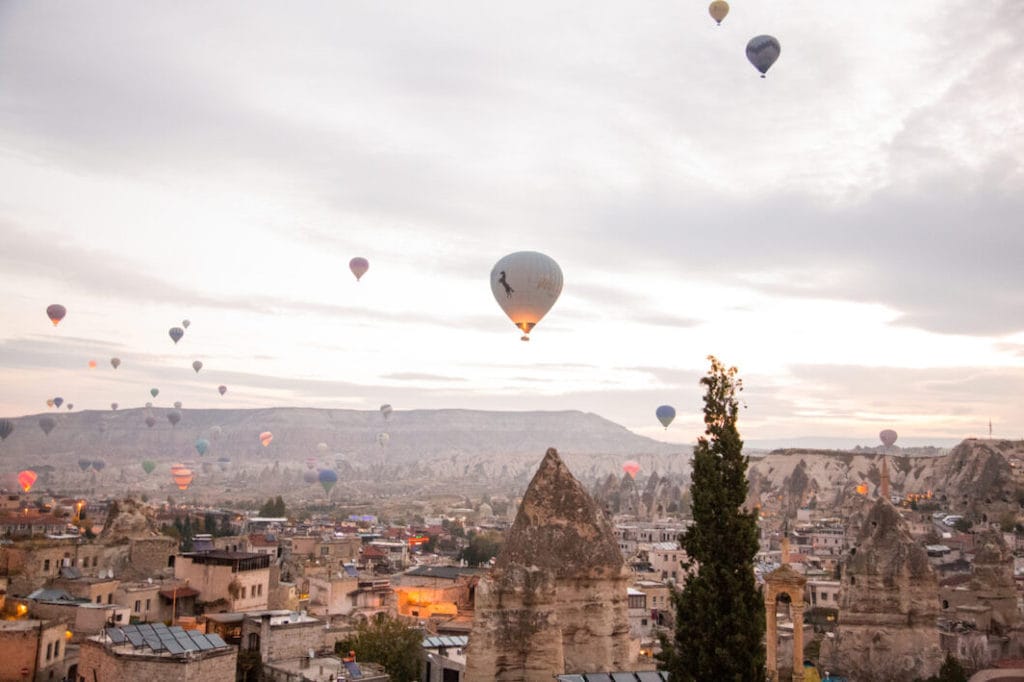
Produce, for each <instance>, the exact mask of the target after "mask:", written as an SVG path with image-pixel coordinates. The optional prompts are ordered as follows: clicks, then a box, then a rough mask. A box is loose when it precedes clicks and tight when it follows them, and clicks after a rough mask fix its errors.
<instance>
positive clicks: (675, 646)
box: [659, 356, 765, 682]
mask: <svg viewBox="0 0 1024 682" xmlns="http://www.w3.org/2000/svg"><path fill="white" fill-rule="evenodd" d="M708 360H710V361H711V369H710V370H709V371H708V373H707V375H706V376H705V377H704V378H702V379H701V380H700V383H701V385H703V386H704V389H705V393H704V425H705V429H704V435H703V436H701V437H700V438H699V439H698V440H697V445H696V447H695V448H694V451H693V454H694V457H693V482H692V484H691V487H690V490H691V492H692V495H693V508H692V510H693V525H691V526H690V527H689V528H687V529H686V532H684V533H683V534H682V535H681V536H679V542H680V544H681V545H682V547H683V549H684V550H686V554H687V556H688V562H687V563H684V564H683V569H684V571H685V572H686V573H687V574H688V577H687V581H686V584H685V585H684V587H683V589H682V590H681V591H678V592H675V593H674V594H673V602H674V604H675V607H676V630H675V636H674V637H673V638H672V639H671V640H669V639H668V638H667V637H663V638H662V653H661V654H659V660H660V662H661V663H662V665H663V666H664V669H665V670H667V671H668V672H669V673H670V675H671V677H670V679H671V680H672V682H681V681H686V682H689V681H692V680H725V681H729V682H733V681H735V682H741V681H742V682H751V681H761V680H764V676H765V673H764V664H765V647H764V628H765V621H764V602H763V597H762V595H761V591H760V590H759V589H758V587H757V585H756V583H755V580H754V556H755V555H756V554H757V549H758V538H757V516H756V512H754V511H746V510H744V509H743V508H742V505H743V503H744V501H745V500H746V497H747V488H748V482H747V458H746V457H745V456H744V455H743V441H742V440H741V439H740V434H739V431H738V430H737V429H736V417H737V413H738V411H739V402H738V400H737V398H736V394H737V393H738V392H739V391H742V390H743V382H742V380H740V379H738V378H737V376H736V375H737V371H736V368H735V367H730V368H726V367H725V366H724V365H722V363H721V362H719V361H718V360H717V359H716V358H715V357H713V356H712V357H709V358H708Z"/></svg>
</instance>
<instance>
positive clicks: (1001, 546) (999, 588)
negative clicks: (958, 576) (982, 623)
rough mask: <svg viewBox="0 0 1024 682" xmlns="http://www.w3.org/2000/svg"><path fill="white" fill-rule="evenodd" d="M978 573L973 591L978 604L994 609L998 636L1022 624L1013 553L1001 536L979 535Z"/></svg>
mask: <svg viewBox="0 0 1024 682" xmlns="http://www.w3.org/2000/svg"><path fill="white" fill-rule="evenodd" d="M974 542H975V547H977V548H978V549H977V551H976V552H975V555H974V571H973V574H972V576H971V582H970V585H969V589H970V590H971V591H973V592H974V593H975V594H976V596H977V599H978V602H979V603H981V604H985V605H987V606H989V607H991V609H992V614H991V619H992V620H991V626H992V628H993V629H994V630H996V631H997V632H1005V630H1006V629H1007V628H1010V627H1014V626H1016V625H1018V624H1019V623H1020V613H1019V611H1018V610H1017V589H1016V587H1015V585H1014V580H1013V553H1012V552H1011V551H1010V550H1009V548H1007V546H1006V543H1004V542H1003V536H1002V534H1001V533H999V532H995V531H988V532H984V533H979V534H977V535H976V536H975V539H974Z"/></svg>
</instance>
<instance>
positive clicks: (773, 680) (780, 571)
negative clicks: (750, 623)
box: [764, 564, 807, 682]
mask: <svg viewBox="0 0 1024 682" xmlns="http://www.w3.org/2000/svg"><path fill="white" fill-rule="evenodd" d="M764 580H765V585H764V610H765V621H766V622H765V625H766V627H765V639H766V643H767V652H766V653H767V661H766V662H767V669H768V670H767V672H768V680H769V682H779V667H778V660H777V659H778V631H777V624H776V614H777V609H778V604H779V602H780V601H783V600H784V598H788V601H789V613H790V617H791V618H792V620H793V682H803V679H804V666H803V662H804V588H805V587H806V585H807V578H805V577H804V576H802V575H800V574H799V573H797V572H796V571H794V570H793V568H792V567H791V566H790V565H789V564H783V565H782V566H780V567H779V568H777V569H775V570H774V571H772V572H771V573H769V574H768V575H766V576H765V579H764ZM783 603H785V602H783Z"/></svg>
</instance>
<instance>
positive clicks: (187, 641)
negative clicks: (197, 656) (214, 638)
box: [174, 633, 199, 651]
mask: <svg viewBox="0 0 1024 682" xmlns="http://www.w3.org/2000/svg"><path fill="white" fill-rule="evenodd" d="M174 641H176V642H177V643H178V644H180V645H181V648H183V649H184V650H185V651H199V646H198V645H197V644H196V643H195V642H193V641H192V638H191V637H189V636H188V635H186V634H184V633H182V634H180V635H175V637H174Z"/></svg>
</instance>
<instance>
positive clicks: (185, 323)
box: [181, 320, 192, 329]
mask: <svg viewBox="0 0 1024 682" xmlns="http://www.w3.org/2000/svg"><path fill="white" fill-rule="evenodd" d="M191 324H192V323H191V322H190V321H189V320H182V321H181V326H182V327H184V328H185V329H188V328H189V325H191Z"/></svg>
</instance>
